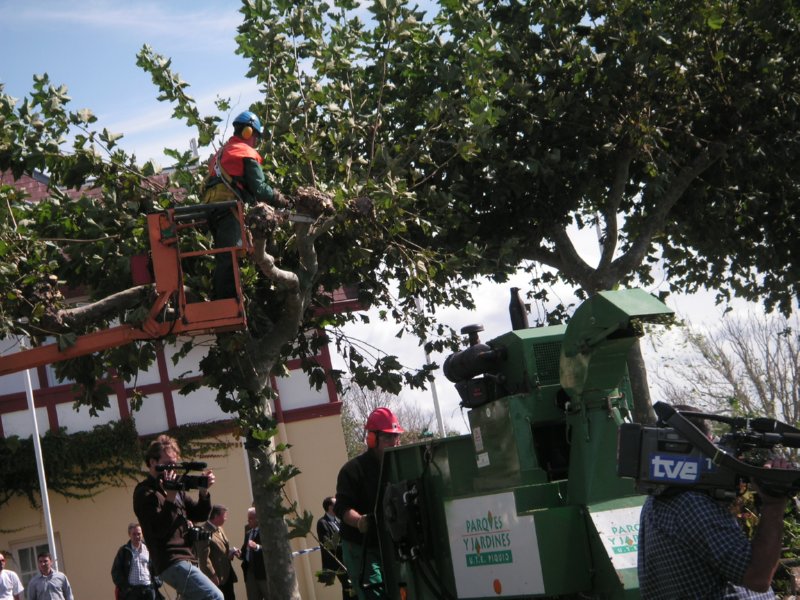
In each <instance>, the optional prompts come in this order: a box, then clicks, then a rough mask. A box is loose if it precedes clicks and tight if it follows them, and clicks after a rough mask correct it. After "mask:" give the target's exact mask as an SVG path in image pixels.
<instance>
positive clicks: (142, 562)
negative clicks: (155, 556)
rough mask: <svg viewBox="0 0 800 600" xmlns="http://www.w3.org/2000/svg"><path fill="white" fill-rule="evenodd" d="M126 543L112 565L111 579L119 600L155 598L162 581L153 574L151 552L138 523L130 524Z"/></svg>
mask: <svg viewBox="0 0 800 600" xmlns="http://www.w3.org/2000/svg"><path fill="white" fill-rule="evenodd" d="M128 537H129V538H130V539H129V540H128V542H127V543H126V544H123V545H122V546H120V549H119V550H118V551H117V555H116V556H115V557H114V564H113V565H112V566H111V579H112V580H113V581H114V585H116V586H117V589H118V590H119V600H155V599H156V598H162V596H161V594H160V593H159V592H158V588H159V587H160V585H161V582H160V581H159V580H158V578H157V577H155V576H154V575H153V570H152V569H153V567H152V563H151V562H150V552H149V551H148V550H147V546H146V545H145V543H144V542H143V541H142V528H141V527H140V526H139V524H138V523H131V524H130V525H128Z"/></svg>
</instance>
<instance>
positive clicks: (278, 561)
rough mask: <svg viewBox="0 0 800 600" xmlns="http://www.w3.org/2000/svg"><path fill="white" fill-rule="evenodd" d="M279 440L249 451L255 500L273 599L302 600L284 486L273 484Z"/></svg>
mask: <svg viewBox="0 0 800 600" xmlns="http://www.w3.org/2000/svg"><path fill="white" fill-rule="evenodd" d="M274 445H275V439H274V438H273V439H272V440H271V443H270V445H269V446H267V447H265V448H259V449H256V450H252V449H250V450H248V451H247V459H248V463H249V466H250V479H251V482H252V486H253V499H254V501H255V507H256V514H257V515H258V521H259V527H260V528H261V545H262V546H263V547H264V552H263V557H264V567H265V571H266V574H267V585H268V587H269V595H270V598H281V599H284V598H285V599H286V600H301V597H300V587H299V586H298V584H297V577H296V575H295V571H294V563H293V561H292V548H291V546H290V545H289V530H288V527H287V525H286V521H285V520H284V511H283V497H282V494H281V485H280V484H275V483H273V482H272V476H273V474H274V473H275V453H274V451H273V447H274Z"/></svg>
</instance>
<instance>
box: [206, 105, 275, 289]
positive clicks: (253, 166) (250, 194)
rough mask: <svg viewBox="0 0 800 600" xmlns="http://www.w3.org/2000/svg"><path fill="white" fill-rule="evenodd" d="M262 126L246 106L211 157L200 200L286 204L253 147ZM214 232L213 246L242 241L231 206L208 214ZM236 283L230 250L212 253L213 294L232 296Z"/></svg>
mask: <svg viewBox="0 0 800 600" xmlns="http://www.w3.org/2000/svg"><path fill="white" fill-rule="evenodd" d="M262 134H263V128H262V126H261V121H260V120H259V119H258V117H257V116H256V115H255V114H254V113H252V112H250V111H249V110H247V111H245V112H243V113H241V114H240V115H238V116H237V117H236V118H235V119H234V120H233V136H232V137H231V138H230V139H229V140H228V141H227V142H226V143H225V145H224V146H223V147H222V148H220V150H219V152H217V153H216V154H214V155H213V156H212V157H211V160H210V161H209V163H208V177H207V179H206V181H205V184H204V185H205V188H204V192H203V201H204V202H207V203H213V202H225V201H230V200H239V201H240V202H243V203H244V204H253V203H255V202H267V203H269V204H271V205H272V206H275V207H277V208H284V207H286V206H287V205H288V202H287V200H286V199H285V198H284V197H283V195H282V194H281V193H280V192H279V191H278V190H274V189H272V187H271V186H270V185H269V184H268V183H267V181H266V180H265V179H264V172H263V171H262V170H261V163H262V162H263V159H262V158H261V155H260V154H259V153H258V150H256V147H257V146H258V144H259V143H260V141H261V136H262ZM209 225H210V227H211V231H212V233H213V235H214V247H215V248H226V247H231V246H241V245H242V239H241V236H242V233H241V230H240V226H239V220H238V219H237V218H236V217H235V216H234V214H233V213H232V212H231V211H230V209H224V210H219V211H214V213H213V214H212V215H211V216H210V217H209ZM235 295H236V284H235V282H234V278H233V262H232V260H231V255H230V253H227V252H223V253H220V254H216V255H215V256H214V298H215V299H220V298H233V297H234V296H235Z"/></svg>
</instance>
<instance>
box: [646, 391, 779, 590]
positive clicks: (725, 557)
mask: <svg viewBox="0 0 800 600" xmlns="http://www.w3.org/2000/svg"><path fill="white" fill-rule="evenodd" d="M675 408H678V409H680V410H683V411H689V410H691V411H696V409H694V408H691V407H680V406H676V407H675ZM690 420H691V421H692V423H693V424H694V425H696V426H697V427H698V428H699V429H701V430H702V431H703V432H704V433H705V434H706V435H707V436H708V437H709V438H710V437H711V436H710V430H709V428H708V424H707V423H706V422H705V421H701V420H699V419H690ZM764 466H765V467H775V468H789V467H790V463H789V462H788V461H786V460H784V459H781V458H776V459H774V460H773V461H772V463H771V464H770V463H768V464H766V465H764ZM758 491H759V495H760V497H761V515H760V518H759V524H758V529H757V531H756V534H755V535H754V536H753V539H752V540H748V539H747V536H746V535H745V533H744V532H743V531H742V530H741V528H740V527H739V523H738V522H737V520H736V517H735V516H734V513H733V511H732V509H731V506H730V504H729V503H726V502H721V501H718V500H715V499H713V498H712V497H711V496H709V495H708V494H706V493H703V492H700V491H693V490H680V489H677V488H671V489H668V490H667V491H665V492H663V493H662V494H660V495H657V496H649V497H648V498H647V500H646V501H645V503H644V506H643V507H642V512H641V516H640V519H639V560H638V571H639V590H640V592H641V594H642V598H643V599H645V600H662V599H663V600H672V599H676V598H724V599H726V600H728V599H736V598H751V599H756V598H758V599H767V598H774V597H775V595H774V594H773V593H772V590H771V589H770V585H771V583H772V577H773V575H774V574H775V570H776V569H777V567H778V559H779V558H780V554H781V541H782V537H783V513H784V509H785V508H786V504H787V502H788V498H785V497H774V496H769V495H767V494H765V493H763V492H761V491H760V490H758Z"/></svg>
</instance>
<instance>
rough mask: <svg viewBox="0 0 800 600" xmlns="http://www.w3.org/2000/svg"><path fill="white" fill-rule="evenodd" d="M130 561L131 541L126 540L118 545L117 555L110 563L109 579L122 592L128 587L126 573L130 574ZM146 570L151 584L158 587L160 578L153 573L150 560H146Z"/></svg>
mask: <svg viewBox="0 0 800 600" xmlns="http://www.w3.org/2000/svg"><path fill="white" fill-rule="evenodd" d="M132 562H133V545H132V544H131V542H128V543H127V544H123V545H122V546H120V549H119V550H118V551H117V555H116V556H115V557H114V564H113V565H111V580H112V581H113V582H114V585H115V586H117V587H118V588H119V589H120V590H121V591H123V592H124V591H125V590H127V589H128V587H130V586H129V584H128V575H130V572H131V563H132ZM147 570H148V571H150V581H151V582H152V584H153V588H154V589H158V588H160V587H161V580H160V579H159V578H158V577H156V576H155V574H154V573H153V563H152V561H149V560H148V561H147Z"/></svg>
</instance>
